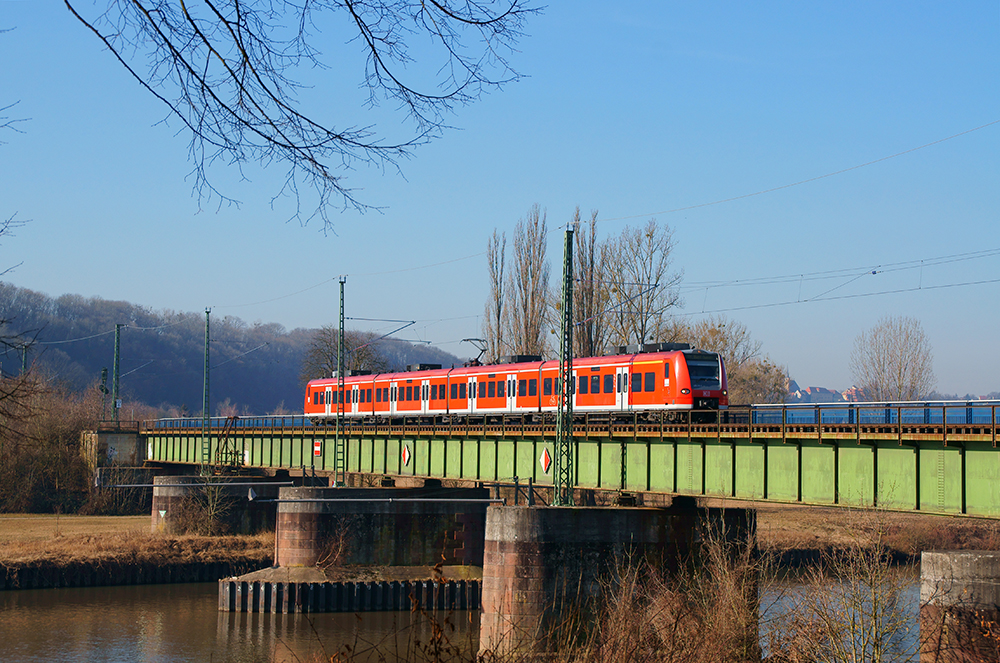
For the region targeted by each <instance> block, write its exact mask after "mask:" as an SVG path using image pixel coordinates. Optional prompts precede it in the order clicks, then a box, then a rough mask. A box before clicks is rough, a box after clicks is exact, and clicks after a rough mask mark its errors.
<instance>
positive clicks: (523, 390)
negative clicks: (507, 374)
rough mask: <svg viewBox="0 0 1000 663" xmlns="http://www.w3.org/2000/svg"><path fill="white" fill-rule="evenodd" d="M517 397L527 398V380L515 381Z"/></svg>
mask: <svg viewBox="0 0 1000 663" xmlns="http://www.w3.org/2000/svg"><path fill="white" fill-rule="evenodd" d="M517 395H518V396H527V395H528V381H527V380H518V381H517Z"/></svg>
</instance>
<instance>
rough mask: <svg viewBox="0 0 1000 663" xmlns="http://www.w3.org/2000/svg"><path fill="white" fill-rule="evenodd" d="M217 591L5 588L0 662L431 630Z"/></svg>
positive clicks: (463, 638)
mask: <svg viewBox="0 0 1000 663" xmlns="http://www.w3.org/2000/svg"><path fill="white" fill-rule="evenodd" d="M800 590H801V585H799V584H798V583H796V582H784V583H780V584H779V586H777V587H772V588H771V589H770V590H768V593H771V592H774V593H775V595H774V596H772V597H771V598H770V599H769V598H768V597H767V596H766V595H765V596H762V597H761V598H762V608H763V609H770V610H774V609H777V610H778V611H781V610H782V609H783V608H782V605H784V606H786V607H787V606H789V605H791V604H792V602H786V599H787V597H788V596H789V595H792V594H795V593H796V592H798V591H800ZM218 591H219V590H218V584H217V583H205V584H189V585H136V586H126V587H95V588H77V589H38V590H19V591H4V592H0V661H2V662H3V663H15V662H16V663H20V662H22V661H25V662H36V661H37V662H38V663H42V662H44V663H50V662H51V661H74V662H88V663H89V662H94V663H105V662H107V663H154V662H156V663H158V662H164V663H167V662H169V663H174V662H187V661H192V662H195V661H197V662H199V663H223V662H233V663H265V662H266V663H284V662H286V661H288V662H291V661H294V662H296V663H308V662H310V661H313V662H318V661H329V660H330V657H331V656H333V655H334V654H336V653H338V652H345V651H347V650H346V649H345V648H346V647H350V651H351V652H352V656H353V658H348V660H351V661H356V662H358V663H361V662H363V661H379V660H395V658H396V657H395V655H394V654H395V653H397V652H398V653H400V654H401V658H402V659H403V660H406V661H412V662H416V661H420V660H423V659H425V658H428V657H427V656H425V655H421V652H422V651H425V649H426V647H427V646H428V643H430V642H431V641H432V627H431V625H430V623H429V622H428V620H427V619H426V618H425V617H423V616H421V615H412V614H410V613H405V612H403V613H397V612H382V613H375V612H369V613H359V614H357V615H355V614H352V613H322V614H312V615H303V614H291V615H273V614H256V613H251V614H246V613H242V614H241V613H227V612H219V609H218ZM902 598H903V610H904V613H905V614H906V618H907V619H906V621H907V622H908V623H909V624H911V625H912V627H911V629H910V632H909V633H908V634H907V636H906V637H905V638H904V640H906V641H907V646H906V648H907V649H912V648H913V647H915V645H916V637H917V602H918V598H919V592H918V586H917V583H915V582H911V583H908V584H907V587H906V589H905V591H904V593H903V597H902ZM775 603H776V604H777V605H775ZM768 605H770V608H767V607H766V606H768ZM762 621H764V622H766V620H762ZM443 626H444V629H445V633H446V635H447V637H448V639H449V641H450V642H451V644H452V645H453V646H454V647H456V648H458V649H460V650H462V651H465V652H471V651H475V650H477V649H478V639H479V613H478V612H477V611H476V612H473V611H470V612H455V613H452V614H451V615H449V616H448V617H447V618H446V620H445V622H444V624H443ZM761 626H762V630H765V629H766V626H765V625H764V623H762V624H761ZM762 640H766V636H765V634H763V633H762ZM383 657H384V658H383Z"/></svg>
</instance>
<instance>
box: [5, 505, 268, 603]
mask: <svg viewBox="0 0 1000 663" xmlns="http://www.w3.org/2000/svg"><path fill="white" fill-rule="evenodd" d="M273 554H274V533H273V532H265V533H262V534H259V535H254V536H191V535H183V536H167V535H161V534H152V533H150V531H149V516H123V517H97V516H36V515H24V516H14V515H3V516H0V589H40V588H45V587H91V586H103V585H132V584H153V583H157V584H158V583H177V582H210V581H215V580H218V579H219V578H222V577H227V576H232V575H239V574H242V573H248V572H251V571H256V570H258V569H261V568H265V567H269V566H270V565H271V564H272V563H273Z"/></svg>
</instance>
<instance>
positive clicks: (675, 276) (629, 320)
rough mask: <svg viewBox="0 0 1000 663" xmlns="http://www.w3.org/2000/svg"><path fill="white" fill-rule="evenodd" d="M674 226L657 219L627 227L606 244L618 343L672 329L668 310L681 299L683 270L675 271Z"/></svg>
mask: <svg viewBox="0 0 1000 663" xmlns="http://www.w3.org/2000/svg"><path fill="white" fill-rule="evenodd" d="M673 248H674V237H673V231H672V230H671V229H670V227H669V226H667V225H663V226H661V225H659V224H658V223H657V222H656V220H655V219H650V221H649V222H648V223H647V224H646V225H645V226H643V227H641V228H631V227H628V226H626V228H625V229H624V230H623V231H622V234H621V235H620V236H619V237H618V238H617V240H615V241H612V242H608V243H607V244H605V245H604V249H605V250H604V254H605V260H606V261H607V271H606V274H607V277H606V283H607V284H608V286H609V294H610V306H611V315H610V316H609V325H610V330H609V332H610V334H609V336H610V340H611V342H612V343H613V344H615V345H627V344H629V343H640V344H641V343H647V342H649V341H653V340H657V339H659V338H660V336H661V335H663V334H665V333H667V332H668V330H669V329H670V320H669V315H668V313H669V311H670V309H671V308H673V307H675V306H678V305H679V304H680V293H679V290H678V286H679V285H680V282H681V278H682V276H683V274H682V273H681V272H672V271H671V265H672V262H673V257H672V256H671V252H672V251H673Z"/></svg>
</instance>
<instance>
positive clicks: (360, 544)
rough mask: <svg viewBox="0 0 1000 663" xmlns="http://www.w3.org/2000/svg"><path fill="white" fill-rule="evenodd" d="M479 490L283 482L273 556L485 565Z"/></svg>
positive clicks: (291, 561) (301, 562)
mask: <svg viewBox="0 0 1000 663" xmlns="http://www.w3.org/2000/svg"><path fill="white" fill-rule="evenodd" d="M488 498H489V493H488V492H487V491H486V489H482V488H434V487H431V488H282V489H281V491H280V493H279V499H280V502H279V503H278V532H277V546H276V549H275V562H276V564H277V565H278V566H281V567H300V566H316V565H321V566H324V565H331V564H336V565H359V564H367V565H384V566H434V565H435V564H438V563H443V564H448V565H458V566H482V563H483V531H484V528H485V524H486V506H487V503H486V502H485V500H487V499H488Z"/></svg>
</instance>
